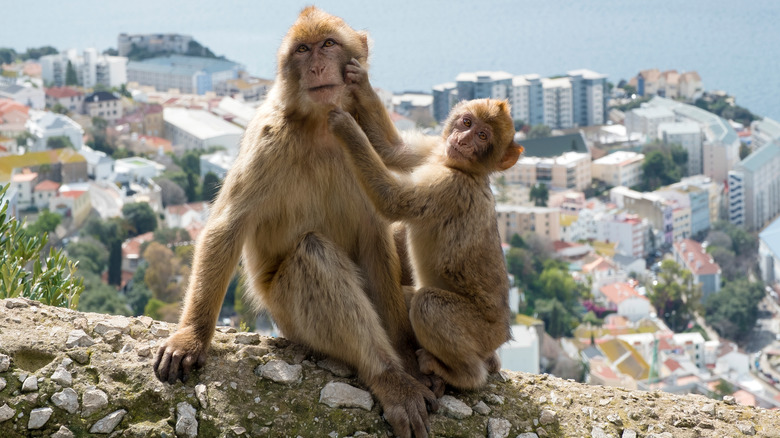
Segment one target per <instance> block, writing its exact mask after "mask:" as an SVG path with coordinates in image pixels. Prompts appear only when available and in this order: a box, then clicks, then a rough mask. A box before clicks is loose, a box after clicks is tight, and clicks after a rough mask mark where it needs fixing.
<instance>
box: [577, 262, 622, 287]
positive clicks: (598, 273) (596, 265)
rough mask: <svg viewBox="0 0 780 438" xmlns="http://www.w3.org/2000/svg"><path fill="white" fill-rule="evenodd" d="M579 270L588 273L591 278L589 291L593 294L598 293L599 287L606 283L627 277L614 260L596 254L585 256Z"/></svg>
mask: <svg viewBox="0 0 780 438" xmlns="http://www.w3.org/2000/svg"><path fill="white" fill-rule="evenodd" d="M581 270H582V273H583V274H584V275H589V276H590V277H591V278H592V279H593V286H592V289H591V292H592V293H594V294H599V293H600V291H601V288H603V287H604V286H606V285H608V284H613V283H617V282H620V281H626V280H627V279H628V278H627V276H626V275H625V274H624V273H623V272H622V271H620V269H619V268H618V266H617V265H616V264H615V262H613V261H612V260H610V259H608V258H606V257H602V256H598V255H595V256H590V257H586V259H585V260H584V263H583V265H582V269H581Z"/></svg>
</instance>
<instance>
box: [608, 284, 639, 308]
mask: <svg viewBox="0 0 780 438" xmlns="http://www.w3.org/2000/svg"><path fill="white" fill-rule="evenodd" d="M600 290H601V293H602V294H604V296H605V297H607V300H609V302H610V303H615V304H620V303H622V302H623V301H625V300H627V299H629V298H642V299H645V300H646V299H647V298H645V297H643V296H642V295H639V292H637V291H636V290H634V288H633V287H631V286H630V285H629V284H628V283H613V284H610V285H607V286H604V287H602V288H601V289H600Z"/></svg>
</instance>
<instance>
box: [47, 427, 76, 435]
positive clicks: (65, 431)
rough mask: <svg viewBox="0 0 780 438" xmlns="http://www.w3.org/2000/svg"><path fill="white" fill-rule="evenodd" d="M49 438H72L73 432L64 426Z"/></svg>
mask: <svg viewBox="0 0 780 438" xmlns="http://www.w3.org/2000/svg"><path fill="white" fill-rule="evenodd" d="M51 438H73V432H71V431H70V429H68V428H67V427H65V426H60V430H58V431H57V432H54V433H53V434H52V436H51Z"/></svg>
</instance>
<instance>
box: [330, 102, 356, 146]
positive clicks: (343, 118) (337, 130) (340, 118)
mask: <svg viewBox="0 0 780 438" xmlns="http://www.w3.org/2000/svg"><path fill="white" fill-rule="evenodd" d="M328 128H329V129H330V132H332V133H333V134H334V135H336V136H337V137H339V138H341V139H342V140H344V141H345V142H349V141H351V138H352V137H353V136H355V135H357V134H358V132H361V131H360V126H359V125H358V124H357V122H356V121H355V118H354V117H352V115H351V114H349V113H348V112H346V111H344V110H343V109H341V108H334V109H332V110H330V113H328Z"/></svg>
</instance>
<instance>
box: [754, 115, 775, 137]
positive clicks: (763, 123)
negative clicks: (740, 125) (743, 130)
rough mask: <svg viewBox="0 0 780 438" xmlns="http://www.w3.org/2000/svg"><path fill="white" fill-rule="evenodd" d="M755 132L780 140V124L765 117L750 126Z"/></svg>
mask: <svg viewBox="0 0 780 438" xmlns="http://www.w3.org/2000/svg"><path fill="white" fill-rule="evenodd" d="M750 128H751V129H752V130H753V131H754V132H759V133H761V134H763V135H765V136H767V137H769V138H773V139H780V122H778V121H775V120H772V119H770V118H768V117H764V119H763V120H756V121H754V122H753V123H751V124H750Z"/></svg>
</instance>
